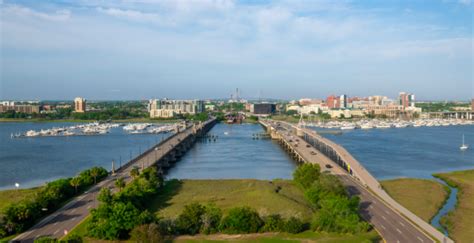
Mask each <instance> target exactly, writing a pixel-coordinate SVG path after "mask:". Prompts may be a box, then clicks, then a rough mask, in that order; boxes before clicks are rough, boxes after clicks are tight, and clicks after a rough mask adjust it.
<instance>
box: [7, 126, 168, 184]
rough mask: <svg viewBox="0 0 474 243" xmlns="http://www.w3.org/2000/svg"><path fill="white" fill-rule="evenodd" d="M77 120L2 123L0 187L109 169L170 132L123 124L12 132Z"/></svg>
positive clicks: (41, 181) (39, 182)
mask: <svg viewBox="0 0 474 243" xmlns="http://www.w3.org/2000/svg"><path fill="white" fill-rule="evenodd" d="M73 124H74V123H55V122H54V123H24V122H21V123H10V122H8V123H0V189H7V188H12V187H13V186H14V184H15V183H20V185H21V187H22V188H27V187H33V186H38V185H42V184H43V183H44V182H46V181H51V180H53V179H57V178H61V177H69V176H74V175H76V174H77V173H79V172H80V171H82V170H85V169H88V168H90V167H93V166H102V167H104V168H106V169H107V170H110V169H111V167H112V160H115V163H116V164H115V166H116V167H118V166H119V165H120V161H122V162H123V163H125V162H126V161H128V160H129V159H130V155H132V156H136V155H137V154H138V153H139V152H140V151H144V150H145V149H146V148H148V147H150V146H151V145H153V144H154V143H156V142H159V141H160V140H161V139H162V138H163V137H165V136H168V134H160V135H150V134H141V135H139V134H134V135H129V134H126V133H125V132H124V131H123V129H122V128H121V127H119V128H113V129H111V132H110V133H109V134H106V135H99V136H72V137H33V138H15V139H11V138H10V134H11V133H18V132H25V131H27V130H31V129H33V130H40V129H48V128H52V127H63V126H71V125H73Z"/></svg>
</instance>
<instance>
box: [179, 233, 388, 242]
mask: <svg viewBox="0 0 474 243" xmlns="http://www.w3.org/2000/svg"><path fill="white" fill-rule="evenodd" d="M229 241H231V242H242V243H247V242H248V243H251V242H261V243H267V242H268V243H270V242H271V243H279V242H282V243H290V242H291V243H292V242H338V243H344V242H347V243H352V242H380V241H381V239H380V236H379V235H378V234H377V232H375V231H370V232H367V233H362V234H357V235H351V234H338V233H321V232H312V231H305V232H302V233H299V234H288V233H264V234H246V235H222V234H216V235H198V236H193V237H191V236H180V237H178V238H176V239H175V240H174V242H178V243H187V242H189V243H197V242H203V243H204V242H206V243H208V242H209V243H210V242H213V243H216V242H229Z"/></svg>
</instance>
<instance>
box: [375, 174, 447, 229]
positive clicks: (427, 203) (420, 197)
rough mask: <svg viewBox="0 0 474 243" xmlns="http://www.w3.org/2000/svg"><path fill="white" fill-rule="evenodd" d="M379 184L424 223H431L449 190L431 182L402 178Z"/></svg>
mask: <svg viewBox="0 0 474 243" xmlns="http://www.w3.org/2000/svg"><path fill="white" fill-rule="evenodd" d="M381 184H382V186H383V188H384V189H385V190H386V191H387V193H388V194H389V195H390V196H391V197H392V198H393V199H395V200H396V201H397V202H399V203H400V204H401V205H403V206H404V207H406V208H407V209H408V210H410V211H411V212H413V213H414V214H416V215H417V216H418V217H420V218H422V219H423V220H425V221H426V222H430V221H431V219H432V218H433V217H434V216H435V215H436V213H437V212H438V211H439V209H440V208H441V207H442V206H443V204H444V202H445V201H446V199H447V197H448V196H449V188H448V187H446V186H443V185H442V184H440V183H438V182H436V181H433V180H426V179H411V178H402V179H394V180H387V181H382V182H381Z"/></svg>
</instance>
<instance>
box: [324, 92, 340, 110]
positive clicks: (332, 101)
mask: <svg viewBox="0 0 474 243" xmlns="http://www.w3.org/2000/svg"><path fill="white" fill-rule="evenodd" d="M326 104H327V105H328V108H329V109H335V108H339V99H338V98H337V97H336V96H334V95H330V96H328V97H327V98H326Z"/></svg>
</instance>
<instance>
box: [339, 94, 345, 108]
mask: <svg viewBox="0 0 474 243" xmlns="http://www.w3.org/2000/svg"><path fill="white" fill-rule="evenodd" d="M339 108H341V109H345V108H347V95H345V94H343V95H341V96H339Z"/></svg>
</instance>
